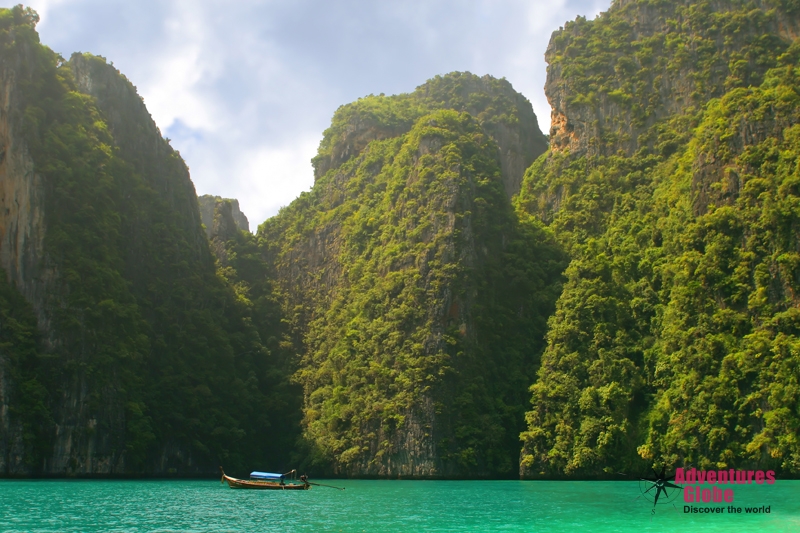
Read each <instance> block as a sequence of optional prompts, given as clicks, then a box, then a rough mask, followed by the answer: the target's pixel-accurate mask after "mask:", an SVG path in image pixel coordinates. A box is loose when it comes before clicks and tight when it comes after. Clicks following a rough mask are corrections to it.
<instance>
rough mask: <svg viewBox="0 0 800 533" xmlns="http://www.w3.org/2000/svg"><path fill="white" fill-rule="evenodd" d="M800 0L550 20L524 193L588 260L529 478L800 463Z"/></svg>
mask: <svg viewBox="0 0 800 533" xmlns="http://www.w3.org/2000/svg"><path fill="white" fill-rule="evenodd" d="M798 8H800V5H798V3H797V2H794V1H747V0H735V1H733V0H732V1H725V2H719V1H706V0H703V1H676V2H662V1H652V0H634V1H624V2H623V1H618V2H615V3H614V4H613V5H612V7H611V9H609V11H608V12H606V13H604V14H602V15H601V16H599V17H598V18H597V19H595V20H593V21H587V20H584V19H578V20H576V21H574V22H571V23H569V24H567V25H566V26H565V27H564V28H563V30H561V31H559V32H556V33H555V34H554V35H553V38H552V40H551V43H550V46H549V48H548V52H547V58H548V61H549V63H550V66H549V68H548V81H547V85H546V91H547V95H548V98H549V99H550V101H551V104H552V106H553V129H552V130H551V145H550V151H549V153H548V154H547V156H545V157H543V158H540V159H539V160H538V161H537V162H536V164H534V165H533V166H532V167H531V168H530V169H529V170H528V172H527V173H526V176H525V179H524V183H523V186H522V191H521V193H520V196H519V202H518V208H519V209H520V210H522V211H525V212H528V213H531V214H534V215H536V216H537V217H539V218H540V219H541V220H543V221H545V222H546V223H548V225H549V226H550V228H551V229H552V230H553V232H554V234H555V236H556V239H558V241H559V242H561V243H562V245H563V246H564V248H565V249H567V250H568V251H569V253H570V256H571V262H570V266H569V267H568V268H567V271H566V276H567V280H566V283H565V285H564V291H563V293H562V294H561V296H560V298H559V300H558V303H557V306H556V312H555V314H554V316H553V317H552V318H551V320H550V323H549V331H548V341H547V348H546V350H545V352H544V354H543V356H542V366H541V369H540V370H539V373H538V376H537V380H536V383H535V384H534V386H533V387H532V392H533V397H532V409H531V411H529V412H528V414H527V422H528V430H527V431H526V432H524V433H523V434H522V438H523V444H524V448H523V451H522V455H521V470H520V473H521V475H523V476H526V477H536V476H538V475H540V474H544V475H548V476H563V475H581V476H603V475H607V473H609V472H618V471H625V470H627V471H630V472H632V473H636V472H639V471H641V469H642V468H645V467H649V466H651V465H652V464H653V463H657V464H664V465H666V466H667V467H668V468H673V467H675V466H683V465H691V466H695V467H697V468H705V469H716V468H720V469H722V468H747V469H755V468H773V469H775V470H777V471H781V472H783V473H787V474H796V473H797V472H798V471H800V463H799V462H798V457H800V455H799V453H800V449H798V447H797V443H796V439H795V438H794V436H793V435H794V434H795V432H796V431H795V430H794V429H792V428H794V427H796V425H797V424H798V421H800V412H799V411H798V405H800V404H798V403H797V389H796V386H795V385H794V384H793V383H794V381H793V379H794V378H792V377H791V375H792V373H793V372H794V371H793V370H791V369H794V368H797V364H798V358H797V355H796V354H797V353H800V352H798V351H797V349H798V347H800V337H798V334H800V329H798V324H800V323H798V321H797V318H798V314H797V303H796V302H797V298H796V290H797V289H796V287H797V281H798V279H800V277H798V276H800V270H798V266H799V265H800V263H798V262H796V261H795V258H796V256H797V253H798V250H800V248H799V247H800V241H799V240H798V232H797V229H798V228H799V227H800V225H799V224H800V210H798V205H800V204H798V192H800V191H798V189H797V187H796V183H797V179H798V178H797V166H796V165H797V160H798V157H799V156H800V152H798V146H797V137H796V131H795V130H796V129H797V125H798V118H799V117H798V109H800V94H798V90H797V87H798V84H797V80H796V76H797V71H796V67H797V64H798V63H797V61H798V55H797V54H798V43H797V42H796V41H794V39H795V37H796V36H797V28H798V24H800V19H798V15H800V9H798Z"/></svg>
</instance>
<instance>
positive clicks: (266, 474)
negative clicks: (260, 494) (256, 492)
mask: <svg viewBox="0 0 800 533" xmlns="http://www.w3.org/2000/svg"><path fill="white" fill-rule="evenodd" d="M250 477H251V478H252V479H283V474H273V473H271V472H250Z"/></svg>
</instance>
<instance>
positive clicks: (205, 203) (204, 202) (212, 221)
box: [197, 194, 250, 239]
mask: <svg viewBox="0 0 800 533" xmlns="http://www.w3.org/2000/svg"><path fill="white" fill-rule="evenodd" d="M197 200H198V202H199V204H200V217H201V218H202V220H203V225H204V226H205V227H206V235H207V236H208V238H209V239H210V238H211V237H212V235H220V233H219V231H218V230H215V229H214V228H215V225H218V224H223V225H224V226H225V228H226V229H224V230H223V233H225V234H226V235H227V234H228V230H227V224H226V223H225V222H223V221H220V222H218V221H217V216H221V217H224V218H225V219H226V220H227V219H228V218H230V219H231V220H232V221H233V224H235V226H231V227H236V228H238V229H240V230H242V231H248V232H249V231H250V222H248V221H247V217H246V216H245V215H244V213H242V211H241V210H240V209H239V200H237V199H235V198H221V197H219V196H212V195H210V194H204V195H202V196H199V197H198V198H197Z"/></svg>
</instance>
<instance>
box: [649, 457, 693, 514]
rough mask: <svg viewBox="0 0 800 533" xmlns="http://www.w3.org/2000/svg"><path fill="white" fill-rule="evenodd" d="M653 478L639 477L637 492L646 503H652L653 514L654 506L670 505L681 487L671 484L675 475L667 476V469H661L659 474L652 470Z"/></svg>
mask: <svg viewBox="0 0 800 533" xmlns="http://www.w3.org/2000/svg"><path fill="white" fill-rule="evenodd" d="M651 471H652V472H653V477H652V478H650V477H649V474H648V477H640V478H639V490H640V491H641V493H642V496H644V497H645V498H646V499H647V500H648V501H651V502H653V511H652V512H653V514H655V512H656V505H662V504H669V503H672V502H673V501H674V500H675V498H677V496H678V494H680V492H681V490H682V489H683V487H681V486H679V485H676V484H674V483H672V480H673V479H675V475H674V474H673V475H671V476H667V467H666V466H663V467H661V473H660V474H659V473H658V472H656V470H655V468H652V469H651Z"/></svg>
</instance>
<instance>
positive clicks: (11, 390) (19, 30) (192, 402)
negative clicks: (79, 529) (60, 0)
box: [0, 6, 285, 475]
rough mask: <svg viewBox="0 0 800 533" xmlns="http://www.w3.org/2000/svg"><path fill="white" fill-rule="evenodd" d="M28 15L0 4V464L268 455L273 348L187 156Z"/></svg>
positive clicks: (27, 470) (181, 465) (28, 470)
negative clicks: (221, 256)
mask: <svg viewBox="0 0 800 533" xmlns="http://www.w3.org/2000/svg"><path fill="white" fill-rule="evenodd" d="M37 21H38V16H37V15H36V13H35V12H33V11H32V10H30V9H25V8H23V7H21V6H17V7H15V8H13V9H10V10H1V11H0V90H2V95H1V96H0V207H2V210H0V267H2V273H3V274H2V275H3V276H7V278H8V281H9V283H10V285H9V287H8V288H5V286H3V290H2V291H0V293H1V294H0V337H2V348H0V475H26V474H40V475H121V474H162V475H163V474H165V473H177V474H198V473H201V472H214V471H215V470H216V467H217V466H218V465H219V463H220V461H223V460H225V462H226V463H228V464H231V463H234V464H235V463H237V461H240V460H241V457H243V456H244V455H248V456H251V457H256V456H263V455H271V456H273V457H278V456H279V454H276V453H275V450H274V449H271V448H270V447H265V446H264V445H263V443H264V441H265V440H268V439H266V438H265V433H264V432H266V431H269V427H270V416H271V413H273V412H274V408H273V407H271V406H272V405H276V402H275V400H274V399H267V397H268V396H269V395H270V394H274V393H271V392H270V389H271V388H274V387H273V386H272V385H268V384H267V380H268V379H272V378H266V377H265V376H268V375H269V373H270V372H272V369H271V367H270V361H269V353H268V351H267V350H266V349H265V347H264V345H263V344H262V341H261V337H260V335H261V333H260V332H259V331H257V330H256V329H255V328H254V327H253V326H252V325H250V320H251V319H250V317H249V310H248V308H247V307H246V305H245V304H244V303H243V302H241V301H240V300H239V299H237V296H236V294H235V293H234V290H233V289H232V288H231V287H230V286H229V285H228V284H227V282H226V281H225V280H224V279H223V278H221V277H219V276H218V275H217V273H216V269H215V263H214V259H213V256H212V254H211V251H210V249H209V244H208V239H207V238H206V236H205V235H203V230H202V226H201V219H200V211H199V207H198V202H197V197H196V195H195V191H194V186H193V184H192V182H191V180H190V178H189V173H188V169H187V168H186V165H185V163H184V162H183V161H182V160H181V158H180V156H179V154H177V152H175V150H173V149H172V148H171V147H170V146H169V143H168V142H167V141H166V140H165V139H163V138H162V137H161V134H160V132H159V130H158V128H157V127H156V125H155V124H154V123H153V120H152V118H151V117H150V115H149V113H148V112H147V109H146V108H145V106H144V103H143V102H142V100H141V98H140V97H139V96H138V95H137V94H136V90H135V87H133V85H132V84H131V83H130V82H129V81H128V80H127V79H126V78H125V77H124V76H122V75H121V74H120V73H119V72H118V71H117V70H116V69H114V68H113V67H112V66H111V65H109V64H107V63H106V61H105V60H104V59H102V58H98V57H95V56H91V55H89V54H75V55H73V56H72V58H71V59H70V61H64V60H63V58H61V57H60V56H58V55H56V54H55V53H53V52H52V51H51V50H50V49H48V48H46V47H44V46H42V45H41V44H40V43H39V40H38V35H37V33H36V31H35V25H36V22H37ZM18 296H19V298H22V299H23V300H21V301H23V302H27V303H24V304H23V305H21V304H20V303H19V301H20V300H15V298H17V297H18ZM7 302H12V303H7ZM14 302H17V303H14ZM26 306H30V315H31V317H32V318H25V317H27V316H28V315H26V314H25V313H23V311H24V309H25V308H26ZM15 313H16V314H15ZM22 315H25V316H24V317H22ZM20 317H22V318H20ZM261 322H263V321H261ZM28 327H29V328H32V330H31V331H28V330H26V329H25V328H28ZM37 331H38V332H37ZM260 331H263V332H264V335H267V334H268V333H269V328H268V326H263V327H262V329H261V330H260ZM26 339H27V340H26ZM243 378H245V379H246V380H247V381H246V383H245V382H244V381H243ZM230 390H236V391H238V392H237V394H236V395H230V394H229V393H228V392H227V391H230ZM252 410H255V412H252ZM245 419H247V421H245ZM252 424H255V429H251V428H250V425H252ZM245 426H247V430H245V429H244V427H245ZM244 448H248V450H247V451H246V453H245V452H243V450H244ZM280 453H285V452H280ZM281 460H283V459H281ZM239 466H241V465H239ZM276 466H277V465H276ZM281 466H283V465H281Z"/></svg>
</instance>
